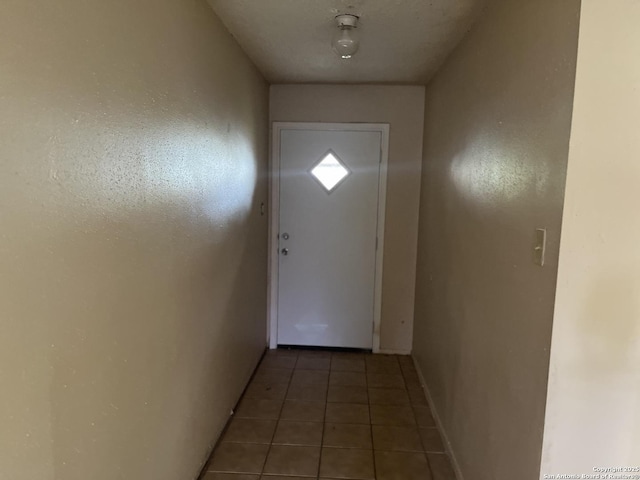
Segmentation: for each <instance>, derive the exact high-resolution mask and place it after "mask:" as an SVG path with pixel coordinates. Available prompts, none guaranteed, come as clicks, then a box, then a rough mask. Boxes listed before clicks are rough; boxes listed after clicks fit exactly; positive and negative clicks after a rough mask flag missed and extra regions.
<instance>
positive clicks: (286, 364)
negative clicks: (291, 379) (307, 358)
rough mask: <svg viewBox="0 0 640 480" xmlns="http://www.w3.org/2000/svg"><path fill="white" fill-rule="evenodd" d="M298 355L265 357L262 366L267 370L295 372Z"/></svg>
mask: <svg viewBox="0 0 640 480" xmlns="http://www.w3.org/2000/svg"><path fill="white" fill-rule="evenodd" d="M297 359H298V355H272V356H265V357H264V359H263V360H262V363H261V364H260V366H263V367H266V368H285V369H288V370H293V368H295V366H296V360H297Z"/></svg>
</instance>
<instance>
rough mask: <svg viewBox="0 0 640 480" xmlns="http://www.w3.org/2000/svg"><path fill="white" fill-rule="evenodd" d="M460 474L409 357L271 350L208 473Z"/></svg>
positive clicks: (236, 476)
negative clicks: (446, 448)
mask: <svg viewBox="0 0 640 480" xmlns="http://www.w3.org/2000/svg"><path fill="white" fill-rule="evenodd" d="M310 479H321V480H337V479H349V480H351V479H353V480H455V475H454V473H453V470H452V468H451V465H450V463H449V460H448V458H447V456H446V455H445V454H444V449H443V446H442V441H441V439H440V435H439V434H438V431H437V429H436V428H435V424H434V422H433V417H432V416H431V411H430V410H429V406H428V404H427V402H426V400H425V397H424V393H423V390H422V387H421V386H420V382H419V380H418V376H417V374H416V371H415V369H414V366H413V362H412V360H411V358H410V357H406V356H395V355H370V354H362V353H344V352H339V353H338V352H327V351H310V350H271V351H269V352H268V353H267V355H266V356H265V357H264V359H263V361H262V363H261V364H260V366H259V368H258V370H257V372H256V374H255V376H254V378H253V380H252V382H251V384H250V385H249V386H248V388H247V390H246V392H245V394H244V397H243V399H242V401H241V402H240V404H239V406H238V409H237V411H236V412H235V415H234V417H233V419H232V420H231V422H230V423H229V425H228V427H227V429H226V431H225V433H224V435H223V437H222V440H221V442H220V443H219V444H218V446H217V448H216V450H215V451H214V452H213V455H212V457H211V459H210V461H209V463H208V465H207V473H206V475H205V476H204V480H310Z"/></svg>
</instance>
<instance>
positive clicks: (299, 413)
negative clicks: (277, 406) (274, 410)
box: [280, 400, 326, 422]
mask: <svg viewBox="0 0 640 480" xmlns="http://www.w3.org/2000/svg"><path fill="white" fill-rule="evenodd" d="M325 407H326V403H324V402H303V401H301V400H285V401H284V406H283V407H282V414H281V415H280V418H281V419H282V420H293V421H300V422H305V421H306V422H323V421H324V410H325Z"/></svg>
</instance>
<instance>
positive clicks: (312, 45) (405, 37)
mask: <svg viewBox="0 0 640 480" xmlns="http://www.w3.org/2000/svg"><path fill="white" fill-rule="evenodd" d="M208 1H209V3H210V4H211V6H212V7H213V9H214V10H215V12H216V13H217V14H218V16H219V17H220V18H221V20H222V22H223V23H224V24H225V25H226V26H227V28H228V29H229V31H230V32H231V34H232V35H233V36H234V37H235V38H236V39H237V40H238V42H239V43H240V45H241V46H242V48H243V49H244V50H245V51H246V52H247V54H248V55H249V56H250V57H251V59H252V60H253V61H254V62H255V64H256V65H257V66H258V68H260V70H261V71H262V73H263V74H264V75H265V77H266V78H267V80H268V81H270V82H271V83H410V84H423V83H426V82H427V81H428V80H429V78H430V77H431V76H432V75H433V73H434V72H435V71H436V70H437V68H438V67H439V66H440V64H441V63H442V61H443V60H444V59H445V58H446V56H447V55H448V54H449V53H450V52H451V50H452V49H453V48H454V47H455V46H456V45H457V44H458V42H459V41H460V39H461V38H462V37H463V36H464V34H465V32H466V31H467V30H468V29H469V27H470V26H471V24H472V23H473V21H474V20H475V18H476V17H477V14H478V13H479V11H480V8H481V4H482V3H483V0H208ZM338 13H354V14H356V15H359V16H360V25H359V29H358V31H359V34H360V51H359V52H358V53H357V54H356V55H355V56H354V57H353V58H352V59H350V60H342V59H340V58H339V57H338V56H337V55H336V54H335V53H333V51H332V50H331V38H332V36H333V34H334V32H335V29H336V27H335V20H334V17H335V16H336V14H338Z"/></svg>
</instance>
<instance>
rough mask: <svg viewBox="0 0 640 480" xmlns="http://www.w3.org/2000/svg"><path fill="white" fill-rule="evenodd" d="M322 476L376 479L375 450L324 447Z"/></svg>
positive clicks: (321, 466) (365, 479) (364, 479)
mask: <svg viewBox="0 0 640 480" xmlns="http://www.w3.org/2000/svg"><path fill="white" fill-rule="evenodd" d="M320 476H321V477H327V478H348V479H362V480H374V479H375V473H374V467H373V452H372V451H371V450H360V449H355V448H323V449H322V460H321V463H320Z"/></svg>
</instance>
